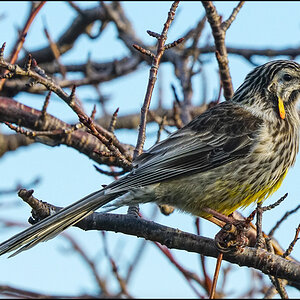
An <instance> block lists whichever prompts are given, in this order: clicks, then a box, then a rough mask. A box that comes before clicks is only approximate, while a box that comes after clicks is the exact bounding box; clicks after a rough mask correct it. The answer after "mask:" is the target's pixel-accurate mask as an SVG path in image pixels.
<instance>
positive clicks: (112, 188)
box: [0, 60, 300, 255]
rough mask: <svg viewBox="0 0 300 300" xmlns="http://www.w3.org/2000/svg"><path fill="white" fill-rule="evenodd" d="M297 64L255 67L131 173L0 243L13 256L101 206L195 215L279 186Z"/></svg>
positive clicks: (294, 116) (293, 118) (298, 90)
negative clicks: (159, 207)
mask: <svg viewBox="0 0 300 300" xmlns="http://www.w3.org/2000/svg"><path fill="white" fill-rule="evenodd" d="M299 97H300V65H299V64H298V63H296V62H294V61H288V60H277V61H271V62H269V63H266V64H264V65H262V66H259V67H256V68H255V69H254V70H253V71H252V72H250V73H249V74H248V75H247V76H246V78H245V81H244V83H243V84H242V85H241V86H240V87H239V88H238V89H237V91H236V92H235V94H234V96H233V97H232V99H231V100H229V101H226V102H222V103H220V104H217V105H216V106H214V107H212V108H211V109H209V110H207V111H206V112H204V113H203V114H201V115H200V116H198V117H196V118H195V119H194V120H192V121H191V122H190V123H188V124H187V125H186V126H184V127H183V128H181V129H179V130H178V131H176V132H174V133H172V134H171V135H170V136H169V137H168V138H167V139H165V140H163V141H161V142H160V143H158V144H156V145H154V146H153V147H152V148H150V149H149V150H148V151H146V152H144V153H143V154H141V155H140V156H139V157H137V159H136V160H135V161H134V162H133V170H132V171H131V172H130V173H129V174H127V175H125V176H123V177H121V178H120V179H118V180H116V181H114V182H112V183H111V184H109V185H108V186H106V187H105V188H103V189H101V190H99V191H97V192H94V193H92V194H90V195H88V196H86V197H84V198H82V199H81V200H79V201H77V202H75V203H73V204H71V205H69V206H67V207H65V208H64V209H62V210H60V211H59V212H57V213H55V214H54V215H51V216H49V217H47V218H45V219H43V220H41V221H40V222H38V223H36V224H34V225H33V226H31V227H29V228H28V229H26V230H24V231H23V232H21V233H18V234H17V235H15V236H13V237H12V238H10V239H8V240H7V241H5V242H3V243H2V244H0V255H1V254H4V253H7V252H10V251H12V250H17V251H16V252H15V253H14V254H17V253H19V252H21V251H23V250H27V249H29V248H31V247H33V246H35V245H36V244H38V243H39V242H42V241H45V240H48V239H50V238H52V237H54V236H56V235H57V234H59V233H60V232H62V231H63V230H65V229H66V228H67V227H69V226H71V225H74V224H75V223H77V222H78V221H80V220H82V219H83V218H85V217H86V216H88V215H89V214H91V213H92V212H94V211H95V210H97V209H98V208H100V207H102V206H104V205H110V203H112V204H111V205H113V206H114V207H119V206H122V205H132V204H135V203H146V202H156V203H158V204H169V205H172V206H174V207H176V208H178V209H180V210H182V211H185V212H188V213H191V214H193V215H196V216H202V217H207V212H206V210H205V209H206V208H209V209H212V210H215V211H217V212H220V213H222V214H226V215H228V214H230V213H232V212H233V211H234V210H236V209H237V208H239V207H245V206H247V205H249V204H250V203H252V202H255V201H256V202H259V201H263V200H265V199H266V198H267V197H268V196H269V195H270V194H272V193H273V192H274V191H276V190H277V189H278V188H279V186H280V185H281V183H282V181H283V179H284V177H285V176H286V174H287V171H288V169H289V168H290V167H291V166H292V165H293V164H294V163H295V159H296V154H297V152H298V148H299V127H300V119H299V115H298V112H297V108H296V102H297V100H298V99H299Z"/></svg>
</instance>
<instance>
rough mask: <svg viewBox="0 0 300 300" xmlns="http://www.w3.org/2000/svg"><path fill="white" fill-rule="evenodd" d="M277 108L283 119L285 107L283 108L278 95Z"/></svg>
mask: <svg viewBox="0 0 300 300" xmlns="http://www.w3.org/2000/svg"><path fill="white" fill-rule="evenodd" d="M278 109H279V115H280V118H281V119H282V120H284V119H285V109H284V105H283V101H282V99H281V98H280V97H278Z"/></svg>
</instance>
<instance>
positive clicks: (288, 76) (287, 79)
mask: <svg viewBox="0 0 300 300" xmlns="http://www.w3.org/2000/svg"><path fill="white" fill-rule="evenodd" d="M292 78H293V77H292V76H291V75H290V74H284V75H283V80H284V81H291V80H292Z"/></svg>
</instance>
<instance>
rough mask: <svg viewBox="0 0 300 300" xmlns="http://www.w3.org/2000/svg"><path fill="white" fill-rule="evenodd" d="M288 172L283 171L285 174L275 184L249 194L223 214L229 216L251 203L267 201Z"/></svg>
mask: <svg viewBox="0 0 300 300" xmlns="http://www.w3.org/2000/svg"><path fill="white" fill-rule="evenodd" d="M287 172H288V170H286V171H285V173H284V174H283V175H282V176H281V177H280V178H279V179H278V180H277V182H276V183H275V184H273V185H270V186H267V187H265V188H264V189H262V190H260V191H258V192H256V193H254V194H250V195H248V196H247V197H245V198H244V199H243V200H242V201H241V202H239V203H237V204H236V205H234V206H232V207H231V208H228V209H225V210H226V212H225V211H224V212H225V214H230V213H232V212H234V211H235V210H237V209H238V208H239V207H242V208H244V207H246V206H248V205H250V204H251V203H253V202H261V201H263V200H265V199H267V198H268V197H269V196H271V195H272V194H273V193H274V192H276V191H277V190H278V189H279V187H280V186H281V184H282V181H283V179H284V178H285V176H286V174H287ZM234 194H235V191H233V194H232V197H233V198H234V196H235V195H234Z"/></svg>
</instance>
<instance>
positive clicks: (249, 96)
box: [232, 60, 300, 120]
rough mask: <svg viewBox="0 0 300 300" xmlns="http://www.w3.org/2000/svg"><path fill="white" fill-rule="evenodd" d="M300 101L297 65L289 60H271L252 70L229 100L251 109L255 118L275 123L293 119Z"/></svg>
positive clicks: (298, 67) (299, 66)
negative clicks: (265, 117) (267, 118)
mask: <svg viewBox="0 0 300 300" xmlns="http://www.w3.org/2000/svg"><path fill="white" fill-rule="evenodd" d="M298 99H300V65H299V64H298V63H297V62H294V61H290V60H275V61H271V62H268V63H266V64H264V65H261V66H259V67H256V68H255V69H254V70H253V71H251V72H250V73H249V74H248V75H247V76H246V78H245V81H244V83H243V84H242V85H241V86H240V87H239V88H238V89H237V91H236V92H235V94H234V96H233V98H232V100H233V101H237V102H240V103H242V104H245V105H247V106H249V107H252V108H253V110H255V109H256V110H257V113H258V114H265V115H266V114H268V115H272V116H274V115H275V116H276V117H277V118H279V119H282V120H284V119H286V118H289V116H290V117H291V118H293V117H295V116H297V117H298V113H297V108H296V103H297V100H298Z"/></svg>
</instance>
